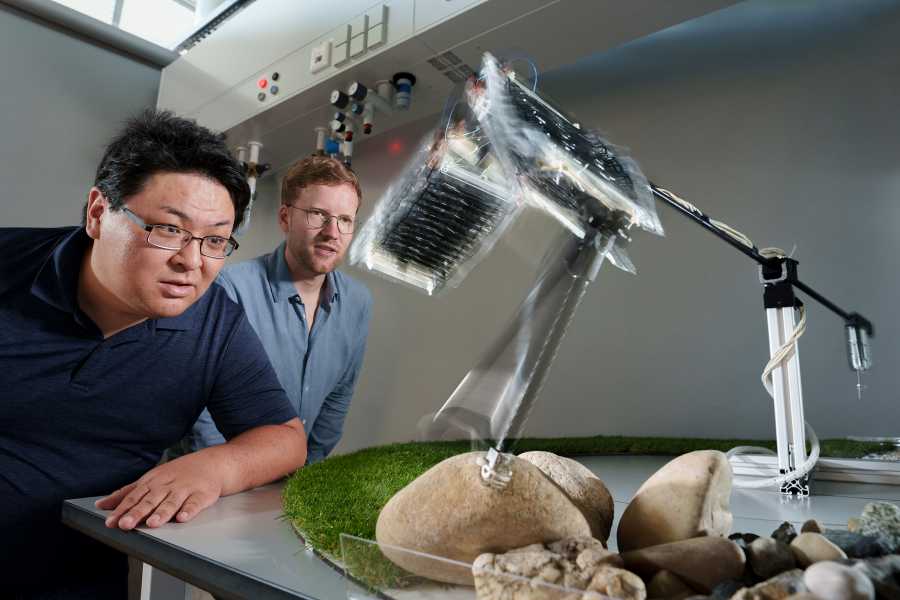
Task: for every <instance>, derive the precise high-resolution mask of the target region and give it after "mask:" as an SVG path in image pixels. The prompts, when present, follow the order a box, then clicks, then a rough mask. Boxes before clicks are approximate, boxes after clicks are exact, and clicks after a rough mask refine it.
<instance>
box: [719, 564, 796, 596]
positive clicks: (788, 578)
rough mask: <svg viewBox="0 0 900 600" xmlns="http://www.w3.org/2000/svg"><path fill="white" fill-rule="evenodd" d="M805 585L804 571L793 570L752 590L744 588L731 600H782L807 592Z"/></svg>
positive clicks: (755, 586)
mask: <svg viewBox="0 0 900 600" xmlns="http://www.w3.org/2000/svg"><path fill="white" fill-rule="evenodd" d="M807 591H809V590H807V589H806V584H805V583H803V571H801V570H800V569H792V570H790V571H785V572H784V573H781V574H780V575H776V576H775V577H772V578H771V579H768V580H766V581H763V582H762V583H759V584H757V585H754V586H753V587H751V588H744V589H742V590H740V591H739V592H737V593H736V594H735V595H734V596H732V597H731V600H782V599H784V598H788V597H790V596H791V595H792V594H797V593H800V592H807Z"/></svg>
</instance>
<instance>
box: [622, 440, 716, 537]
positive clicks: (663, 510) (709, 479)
mask: <svg viewBox="0 0 900 600" xmlns="http://www.w3.org/2000/svg"><path fill="white" fill-rule="evenodd" d="M730 499H731V465H730V464H729V463H728V458H727V457H726V456H725V454H724V453H722V452H718V451H716V450H699V451H697V452H690V453H688V454H683V455H681V456H679V457H678V458H676V459H674V460H672V461H670V462H669V463H667V464H666V465H665V466H663V467H662V468H661V469H660V470H658V471H657V472H656V473H654V474H653V475H652V476H651V477H650V478H649V479H648V480H647V481H645V482H644V484H643V485H642V486H641V487H640V488H639V489H638V491H637V493H636V494H635V495H634V498H632V500H631V502H630V503H629V504H628V508H626V509H625V512H624V513H623V514H622V519H621V520H620V521H619V529H618V531H617V534H616V535H617V540H618V544H619V551H620V552H627V551H629V550H635V549H637V548H646V547H648V546H657V545H659V544H666V543H670V542H677V541H680V540H686V539H690V538H694V537H698V536H727V535H728V534H729V533H730V532H731V524H732V521H733V518H732V516H731V511H730V510H729V508H728V506H729V501H730Z"/></svg>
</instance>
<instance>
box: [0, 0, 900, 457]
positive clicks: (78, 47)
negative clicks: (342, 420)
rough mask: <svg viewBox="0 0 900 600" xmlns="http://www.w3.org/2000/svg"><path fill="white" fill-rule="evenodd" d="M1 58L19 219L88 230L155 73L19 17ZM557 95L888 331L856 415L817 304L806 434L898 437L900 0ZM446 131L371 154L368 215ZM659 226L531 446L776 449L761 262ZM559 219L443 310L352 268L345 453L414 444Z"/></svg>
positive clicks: (619, 57)
mask: <svg viewBox="0 0 900 600" xmlns="http://www.w3.org/2000/svg"><path fill="white" fill-rule="evenodd" d="M0 56H2V57H3V60H0V76H2V78H3V81H5V82H15V83H14V84H9V83H7V84H6V85H4V87H3V91H2V93H0V131H2V132H3V142H2V143H0V178H2V180H3V181H4V183H5V189H4V192H5V194H4V199H3V201H2V204H0V224H2V225H62V224H67V223H72V222H74V221H76V220H77V219H78V218H79V214H78V212H79V210H80V208H81V205H82V203H83V199H84V194H85V192H86V190H87V188H88V187H89V185H90V182H91V179H92V175H93V169H94V167H95V165H96V162H97V160H98V158H99V155H100V152H101V150H102V148H103V146H104V144H105V142H106V140H107V139H108V138H109V136H110V135H111V134H112V133H113V131H114V130H115V129H116V127H117V126H118V124H119V123H120V121H121V120H122V119H123V118H124V117H125V116H126V115H128V114H130V113H132V112H133V111H134V110H136V109H138V108H139V107H141V106H144V105H152V104H153V103H154V101H155V94H156V86H157V82H158V72H157V71H156V70H155V69H153V68H150V67H146V66H144V65H142V64H140V63H136V62H134V61H132V60H130V59H127V58H125V57H122V56H120V55H117V54H115V53H112V52H109V51H106V50H102V49H99V48H96V47H94V46H93V45H91V44H88V43H85V42H82V41H80V40H78V39H75V38H72V37H70V36H68V35H66V34H64V33H61V32H58V31H55V30H53V29H48V28H46V27H43V26H41V25H38V24H36V23H34V22H32V21H30V20H28V19H24V18H22V17H21V16H19V15H18V14H15V13H11V12H10V11H8V10H6V9H4V8H3V7H0ZM541 87H542V89H543V90H544V92H545V93H547V94H549V95H550V96H552V97H554V98H555V99H556V100H557V101H558V102H559V103H560V104H562V105H563V106H565V107H566V108H567V109H568V110H569V111H570V112H572V113H574V114H575V115H576V116H577V117H578V118H579V119H580V120H581V121H582V122H584V123H586V124H588V125H592V126H595V127H598V128H601V129H602V130H603V131H604V132H605V133H606V135H607V136H608V138H609V139H610V140H612V141H613V142H615V143H617V144H619V145H626V146H628V147H629V148H630V152H631V155H632V156H633V157H635V158H636V159H637V160H638V162H639V163H640V164H641V166H642V167H643V169H644V171H645V172H646V173H647V174H648V175H649V176H650V177H651V178H652V179H653V180H654V181H655V182H657V183H659V184H661V185H664V186H666V187H669V188H670V189H672V190H674V191H676V192H677V193H679V194H680V195H682V196H684V197H685V198H687V199H689V200H691V201H693V202H694V203H696V204H697V205H698V206H700V207H701V208H703V209H705V210H706V211H707V212H708V213H710V214H711V215H713V216H715V217H717V218H719V219H720V220H723V221H725V222H727V223H730V224H732V225H734V226H736V227H738V228H739V229H741V230H743V231H744V232H746V233H748V234H749V235H750V236H751V237H753V239H754V240H755V241H756V242H757V244H758V245H759V246H761V247H762V246H768V245H777V246H780V247H782V248H784V249H785V250H787V251H789V252H790V251H791V249H792V248H793V247H794V246H795V245H796V252H795V253H794V256H795V258H797V259H799V260H800V274H801V278H802V279H803V280H804V281H806V282H807V283H809V284H810V285H812V286H813V287H814V288H816V289H818V290H820V291H821V292H823V293H824V294H825V295H827V296H828V297H830V298H832V299H833V300H835V301H836V302H837V303H838V304H839V305H841V306H842V307H845V308H847V309H849V310H856V311H859V312H862V313H863V314H865V315H866V316H868V317H869V318H870V319H872V321H873V322H874V323H875V325H876V328H877V337H876V338H875V340H874V344H873V350H874V356H875V368H874V369H873V371H872V372H871V374H870V375H868V376H867V377H866V378H865V379H864V383H866V384H867V385H868V389H867V390H866V391H865V393H864V395H863V399H862V401H858V400H857V399H856V397H855V387H854V386H855V383H856V380H855V377H854V376H853V375H852V373H851V372H850V371H849V369H848V368H847V367H846V357H845V354H844V342H843V330H842V327H841V323H840V321H839V320H838V319H837V318H836V317H834V316H833V315H831V314H830V313H828V312H826V311H824V310H823V309H821V308H820V307H819V306H817V305H815V304H810V305H809V328H808V332H807V334H806V336H804V337H803V338H802V340H801V350H800V356H801V363H802V368H803V376H804V381H803V383H804V391H805V396H806V398H805V400H806V402H805V404H806V410H807V418H808V420H809V421H811V423H812V425H813V427H815V429H816V430H817V431H818V433H819V434H820V435H821V436H825V437H839V436H845V435H866V436H884V435H897V434H898V431H897V429H898V427H897V423H898V419H897V416H896V415H897V414H898V412H900V411H898V406H897V404H898V402H897V401H898V392H897V388H898V386H897V384H898V375H897V374H896V373H897V370H896V368H895V365H896V364H898V359H900V345H898V343H897V339H898V333H900V332H898V326H897V324H896V322H897V319H896V317H895V311H894V310H893V309H894V305H895V304H896V298H897V297H898V295H900V294H898V293H900V284H898V281H897V279H898V278H897V271H898V268H897V267H898V260H897V256H898V251H900V236H898V235H897V227H898V226H900V202H898V198H900V119H898V118H897V117H896V110H897V107H898V106H900V2H897V1H896V0H890V1H888V0H856V1H853V2H848V1H845V0H808V1H790V2H784V1H776V0H768V1H763V0H750V1H748V2H745V3H742V4H740V5H737V6H734V7H731V8H729V9H726V10H723V11H720V12H718V13H714V14H711V15H708V16H706V17H703V18H701V19H698V20H696V21H693V22H690V23H686V24H683V25H681V26H678V27H675V28H672V29H670V30H667V31H663V32H660V33H658V34H656V35H654V36H651V37H649V38H646V39H644V40H639V41H637V42H634V43H631V44H629V45H627V46H624V47H622V48H619V49H616V50H614V51H612V52H609V53H606V54H604V55H602V56H594V57H588V58H586V59H584V60H583V61H581V62H579V63H577V64H575V65H572V66H570V67H568V68H565V69H560V70H558V71H556V72H552V73H546V74H542V79H541ZM435 108H436V109H438V108H439V107H435ZM435 121H436V117H435V118H434V119H426V120H424V121H421V122H418V123H415V124H413V125H411V126H408V127H406V128H403V129H401V130H395V131H393V132H391V134H389V135H385V136H380V137H376V138H374V139H372V140H369V141H366V142H365V143H362V144H359V145H358V148H357V150H358V151H357V156H356V160H355V168H356V169H357V171H358V172H359V174H360V177H361V179H362V181H363V186H364V191H365V196H366V197H365V200H364V206H363V209H362V216H363V217H365V216H366V215H367V214H368V212H369V211H370V210H371V206H372V204H373V203H374V202H375V200H376V199H377V198H378V196H379V195H380V194H381V192H382V191H383V190H384V189H385V188H386V186H387V185H388V183H389V182H390V181H391V180H392V179H393V178H394V177H395V176H396V175H397V174H399V173H400V171H401V169H402V168H403V165H404V162H405V160H406V158H407V156H408V154H409V152H410V151H411V150H412V149H413V148H414V147H415V145H416V144H417V142H418V140H419V139H420V138H421V137H422V135H424V134H425V133H426V132H427V131H428V130H429V129H430V128H431V127H432V126H433V125H434V123H435ZM391 142H400V143H401V144H402V145H403V146H404V147H405V149H406V150H405V152H403V153H402V154H401V156H396V155H393V154H391V153H390V152H389V151H388V145H389V144H390V143H391ZM279 175H280V174H279V173H275V174H272V175H269V176H267V177H266V178H265V179H263V180H262V181H261V185H260V196H259V200H258V202H257V207H256V210H255V212H254V216H253V219H254V224H253V226H252V228H251V230H250V232H249V233H248V235H246V236H245V237H244V238H243V239H242V247H241V250H240V252H239V254H238V255H237V256H236V258H237V259H238V260H241V259H247V258H250V257H252V256H255V255H256V254H259V253H261V252H264V251H267V250H269V249H271V248H272V247H273V246H274V245H275V244H277V243H278V241H279V239H280V234H279V232H278V230H277V227H276V226H275V218H274V213H275V209H276V206H277V183H278V177H279ZM659 212H660V215H661V218H662V220H663V223H664V226H665V227H666V233H667V236H666V237H665V238H654V237H652V236H649V235H645V234H641V233H638V234H636V236H635V240H634V243H633V244H632V247H631V250H630V253H631V256H632V258H633V260H634V262H635V264H636V265H637V268H638V275H637V276H631V275H628V274H625V273H622V272H619V271H616V270H614V269H611V268H604V270H603V271H602V272H601V274H600V276H599V277H598V279H597V281H596V282H595V284H594V285H593V287H592V288H591V289H590V290H589V292H588V295H587V297H586V298H585V301H584V303H583V305H582V306H581V308H580V310H579V312H578V315H577V316H576V319H575V322H574V323H573V325H572V327H571V329H570V331H569V333H568V336H567V338H566V340H565V342H564V344H563V347H562V349H561V351H560V354H559V356H558V358H557V361H556V363H555V365H554V368H553V371H552V373H551V375H550V378H549V381H548V383H547V386H546V387H545V390H544V393H543V399H542V401H541V402H540V403H539V404H538V406H537V407H536V409H535V411H534V413H533V414H532V417H531V420H530V423H529V428H528V433H529V434H531V435H539V436H552V435H594V434H626V435H692V436H742V437H771V436H772V434H773V430H774V425H773V417H772V408H771V401H770V400H769V399H768V396H766V394H765V391H764V390H763V388H762V386H761V384H760V383H759V373H760V371H761V370H762V367H763V365H764V364H765V362H766V359H767V354H768V352H767V338H766V330H765V325H764V323H765V321H764V314H763V309H762V304H761V288H760V286H759V284H758V283H757V273H756V270H755V267H754V265H753V264H752V263H751V262H750V261H749V260H748V259H746V258H744V257H743V256H742V255H739V254H738V253H737V252H736V251H734V250H731V249H730V248H728V247H726V246H725V245H724V244H722V243H721V242H719V241H718V240H716V239H715V238H713V237H712V236H711V235H709V234H707V233H705V232H703V231H701V230H700V229H699V228H697V227H696V226H694V225H692V224H690V223H688V222H687V221H685V220H684V219H683V218H682V217H680V216H678V215H676V214H674V213H673V212H672V211H671V210H670V209H668V208H666V207H660V208H659ZM554 227H555V226H554V225H552V224H551V223H549V222H548V221H545V220H541V219H531V220H528V221H526V222H524V223H523V224H522V225H520V226H519V227H518V228H517V229H516V230H515V231H513V232H512V233H511V234H510V235H509V236H508V237H507V239H506V240H505V241H504V242H503V243H502V244H501V245H499V246H498V247H497V248H496V249H495V251H494V252H493V253H492V254H491V256H490V257H489V258H488V259H487V260H486V261H485V262H484V263H483V264H482V265H481V266H480V267H479V268H478V269H476V270H475V271H474V272H473V273H472V274H471V275H470V276H469V278H468V279H467V280H466V281H465V282H464V284H463V286H462V287H460V288H459V289H456V290H451V291H449V292H448V293H446V294H444V295H442V296H440V297H437V298H427V297H425V296H422V295H419V294H418V293H416V292H413V291H411V290H408V289H407V288H404V287H401V286H398V285H395V284H392V283H389V282H387V281H385V280H382V279H380V278H378V277H375V276H372V275H370V274H367V273H361V272H360V271H359V270H357V269H355V268H348V270H349V271H350V272H352V273H353V274H354V275H356V276H357V277H359V278H361V279H363V280H364V281H365V282H366V283H367V284H368V285H369V287H370V288H371V289H372V292H373V294H374V296H375V302H376V305H375V313H374V316H373V321H372V332H371V336H370V343H369V352H368V356H367V359H366V365H365V370H364V373H363V376H362V379H361V381H360V385H359V387H358V391H357V394H356V397H355V400H354V403H353V406H352V409H351V412H350V415H349V418H348V422H347V428H346V435H345V438H344V441H343V442H342V443H341V445H340V446H339V449H338V450H339V451H348V450H352V449H355V448H359V447H363V446H368V445H372V444H376V443H385V442H388V441H398V440H407V439H412V438H414V437H415V435H416V424H417V423H418V421H419V419H420V418H421V417H422V416H423V415H425V414H426V413H429V412H433V411H435V410H437V409H438V408H439V407H440V406H441V404H442V403H443V402H444V401H445V400H446V398H447V397H448V396H449V394H450V393H451V392H452V391H453V389H454V388H455V386H456V385H457V383H458V382H459V381H460V379H461V378H462V377H463V376H464V375H465V373H466V372H467V371H468V369H469V368H470V367H471V366H472V365H473V363H474V362H475V361H476V360H477V358H478V356H479V354H480V352H481V351H482V350H483V349H484V348H485V347H486V346H487V345H488V344H489V343H490V341H491V340H492V339H493V337H494V336H495V335H496V334H497V333H498V332H499V331H500V330H501V329H502V328H503V325H504V323H505V321H506V319H507V318H508V317H509V316H510V315H511V313H512V312H513V310H514V309H515V307H516V305H517V304H518V302H519V301H520V300H521V299H522V297H523V296H524V294H525V293H526V291H527V289H528V286H529V283H530V281H531V279H532V277H533V275H534V267H535V264H536V263H537V261H538V260H539V259H540V254H541V248H542V247H543V246H544V244H545V243H546V242H547V241H548V240H549V239H551V237H552V233H553V232H554Z"/></svg>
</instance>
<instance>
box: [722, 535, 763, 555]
mask: <svg viewBox="0 0 900 600" xmlns="http://www.w3.org/2000/svg"><path fill="white" fill-rule="evenodd" d="M758 538H759V536H758V535H756V534H755V533H732V534H731V535H729V536H728V539H729V540H731V541H732V542H734V543H735V544H737V545H738V546H740V547H741V548H742V549H743V550H745V551H746V550H747V546H749V545H750V544H752V543H753V540H756V539H758Z"/></svg>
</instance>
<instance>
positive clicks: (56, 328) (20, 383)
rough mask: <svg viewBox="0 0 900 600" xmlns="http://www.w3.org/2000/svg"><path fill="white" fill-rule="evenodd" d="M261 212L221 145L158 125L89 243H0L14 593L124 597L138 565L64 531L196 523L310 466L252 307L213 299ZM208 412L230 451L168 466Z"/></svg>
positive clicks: (3, 553)
mask: <svg viewBox="0 0 900 600" xmlns="http://www.w3.org/2000/svg"><path fill="white" fill-rule="evenodd" d="M248 201H249V188H248V187H247V184H246V182H245V181H244V178H243V174H242V172H241V170H240V167H239V165H238V164H237V163H236V162H235V161H234V160H233V159H232V158H231V157H230V156H229V154H228V151H227V148H226V147H225V145H224V143H223V138H222V137H221V136H219V135H216V134H213V133H212V132H210V131H209V130H207V129H205V128H202V127H199V126H197V125H196V124H195V123H194V122H192V121H187V120H184V119H180V118H176V117H174V116H173V115H171V114H170V113H156V112H153V111H148V112H146V113H145V114H143V115H142V116H141V117H139V118H136V119H134V120H132V121H131V122H130V123H129V124H128V125H127V127H126V129H125V130H124V132H123V133H122V134H121V135H120V136H119V137H117V138H116V139H115V140H114V141H113V142H112V143H111V144H110V146H109V147H108V148H107V150H106V153H105V155H104V157H103V159H102V161H101V163H100V166H99V167H98V169H97V175H96V178H95V182H94V187H92V188H91V190H90V192H89V194H88V201H87V206H86V213H85V222H84V225H83V226H81V227H66V228H60V229H0V390H2V392H0V573H2V574H3V575H4V576H5V577H3V583H2V588H0V589H2V592H0V595H2V596H3V597H4V598H5V597H12V598H67V599H68V598H91V599H97V598H124V597H125V593H126V591H125V590H126V574H127V567H126V562H125V560H124V558H125V557H124V556H123V555H120V554H118V553H116V552H114V551H112V550H110V549H106V548H104V547H102V546H101V545H99V544H98V543H96V542H93V541H92V540H90V539H88V538H87V537H85V536H83V535H81V534H79V533H76V532H75V531H73V530H69V529H67V528H65V527H63V526H62V525H61V524H60V521H59V518H60V507H61V502H62V500H63V499H65V498H70V497H83V496H95V495H103V494H108V495H107V496H106V497H105V498H103V499H101V500H99V501H98V503H97V504H98V506H99V507H100V508H103V509H107V510H109V511H110V513H109V516H108V519H107V526H109V527H118V528H120V529H124V530H129V529H133V528H134V527H137V526H139V525H141V524H146V526H147V527H158V526H160V525H162V524H163V523H166V522H168V521H170V520H175V521H177V522H184V521H188V520H190V519H192V518H193V517H194V516H195V515H196V514H197V513H199V512H200V511H202V510H203V509H204V508H206V507H207V506H209V505H211V504H212V503H214V502H215V501H216V500H217V499H218V498H219V497H220V496H223V495H227V494H233V493H236V492H239V491H242V490H245V489H248V488H251V487H254V486H258V485H261V484H264V483H267V482H269V481H272V480H274V479H277V478H279V477H282V476H284V475H285V474H288V473H290V472H291V471H293V470H294V469H296V468H298V467H299V466H301V465H302V464H303V463H304V461H305V458H306V446H305V436H304V432H303V427H302V425H301V423H300V421H299V419H298V418H297V417H296V413H295V412H294V410H293V408H292V407H291V406H290V403H289V402H288V399H287V397H286V395H285V393H284V390H283V389H282V388H281V386H280V384H279V383H278V380H277V378H276V376H275V373H274V372H273V370H272V368H271V365H270V363H269V361H268V359H267V357H266V355H265V351H264V350H263V348H262V346H261V344H260V342H259V339H258V337H257V336H256V334H255V333H254V331H253V329H252V327H251V326H250V324H249V323H248V321H247V318H246V315H245V313H244V312H243V310H242V309H241V308H240V306H238V305H236V304H235V303H233V302H232V301H231V300H230V299H229V298H228V297H227V295H226V294H225V293H224V291H223V290H222V289H221V288H220V287H218V286H210V284H211V283H212V282H213V280H214V279H215V278H216V276H217V275H218V273H219V270H220V269H221V267H222V264H223V262H224V258H225V256H227V255H229V254H230V253H231V252H232V250H234V249H235V248H236V247H237V242H235V241H234V239H233V238H232V237H231V232H232V230H233V229H234V228H235V227H236V226H237V225H239V224H240V221H241V217H242V216H243V211H244V209H245V207H246V206H247V203H248ZM204 408H208V409H209V411H210V413H211V414H212V415H213V417H214V418H215V420H216V423H217V425H218V427H219V429H220V430H221V431H222V432H224V433H225V435H226V437H227V438H228V439H229V442H228V443H226V444H224V445H222V446H217V447H216V448H210V449H207V450H204V451H201V452H196V453H194V454H191V455H190V456H185V457H182V458H179V459H177V460H173V461H171V462H168V463H165V464H161V465H158V462H159V459H160V456H161V455H162V452H163V451H164V449H165V448H167V447H168V446H170V445H171V444H173V443H174V442H175V441H177V440H178V439H180V438H181V437H182V436H183V435H185V433H186V432H187V431H188V430H189V429H190V427H191V424H192V423H193V422H194V421H195V420H196V418H197V416H198V415H199V414H200V413H201V411H202V410H204Z"/></svg>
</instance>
